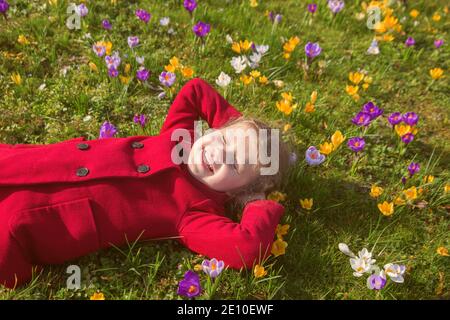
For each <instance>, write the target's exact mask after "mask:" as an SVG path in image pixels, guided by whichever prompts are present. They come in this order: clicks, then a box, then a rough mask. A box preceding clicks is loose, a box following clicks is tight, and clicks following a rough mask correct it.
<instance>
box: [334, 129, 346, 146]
mask: <svg viewBox="0 0 450 320" xmlns="http://www.w3.org/2000/svg"><path fill="white" fill-rule="evenodd" d="M344 140H345V137H344V136H343V135H342V132H341V131H339V130H336V132H335V133H333V135H332V136H331V143H332V144H333V150H336V149H337V148H338V147H339V146H340V145H341V144H342V142H344Z"/></svg>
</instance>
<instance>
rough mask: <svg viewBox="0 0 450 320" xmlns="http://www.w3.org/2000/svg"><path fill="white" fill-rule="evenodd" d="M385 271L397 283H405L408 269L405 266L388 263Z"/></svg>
mask: <svg viewBox="0 0 450 320" xmlns="http://www.w3.org/2000/svg"><path fill="white" fill-rule="evenodd" d="M384 271H385V272H386V274H387V275H388V276H389V278H391V280H392V281H394V282H397V283H403V281H404V279H403V274H404V273H405V271H406V267H405V266H404V265H398V264H394V263H388V264H387V265H385V266H384Z"/></svg>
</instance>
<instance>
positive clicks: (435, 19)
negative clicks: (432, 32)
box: [431, 12, 441, 22]
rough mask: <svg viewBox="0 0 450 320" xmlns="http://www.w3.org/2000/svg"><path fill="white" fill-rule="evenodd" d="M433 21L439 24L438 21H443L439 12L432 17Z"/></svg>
mask: <svg viewBox="0 0 450 320" xmlns="http://www.w3.org/2000/svg"><path fill="white" fill-rule="evenodd" d="M431 19H433V21H436V22H438V21H440V20H441V15H440V14H439V13H438V12H435V13H434V14H433V16H432V17H431Z"/></svg>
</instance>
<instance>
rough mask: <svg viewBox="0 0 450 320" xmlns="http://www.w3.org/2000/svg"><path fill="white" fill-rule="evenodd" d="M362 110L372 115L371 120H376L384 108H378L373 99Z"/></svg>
mask: <svg viewBox="0 0 450 320" xmlns="http://www.w3.org/2000/svg"><path fill="white" fill-rule="evenodd" d="M362 112H365V113H367V114H368V115H369V116H370V120H374V119H376V118H378V117H379V116H381V115H382V114H383V109H380V108H378V106H376V105H375V104H374V103H373V102H372V101H369V102H367V103H366V104H365V105H364V106H363V108H362Z"/></svg>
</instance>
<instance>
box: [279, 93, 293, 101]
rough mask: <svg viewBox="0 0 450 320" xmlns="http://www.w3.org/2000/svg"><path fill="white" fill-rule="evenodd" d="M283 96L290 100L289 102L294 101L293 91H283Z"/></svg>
mask: <svg viewBox="0 0 450 320" xmlns="http://www.w3.org/2000/svg"><path fill="white" fill-rule="evenodd" d="M281 97H282V98H283V99H284V100H287V101H289V102H292V99H293V98H294V97H293V96H292V93H290V92H283V93H282V94H281Z"/></svg>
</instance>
